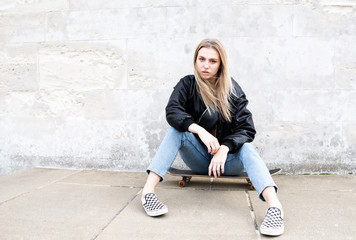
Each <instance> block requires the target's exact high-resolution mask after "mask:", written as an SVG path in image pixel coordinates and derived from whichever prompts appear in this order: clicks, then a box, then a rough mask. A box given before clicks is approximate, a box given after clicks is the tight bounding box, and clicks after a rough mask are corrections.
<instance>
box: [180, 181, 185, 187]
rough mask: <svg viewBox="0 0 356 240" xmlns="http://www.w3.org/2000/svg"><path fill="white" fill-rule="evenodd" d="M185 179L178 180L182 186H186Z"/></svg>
mask: <svg viewBox="0 0 356 240" xmlns="http://www.w3.org/2000/svg"><path fill="white" fill-rule="evenodd" d="M185 184H186V183H185V181H183V180H180V181H179V182H178V185H179V186H180V187H185Z"/></svg>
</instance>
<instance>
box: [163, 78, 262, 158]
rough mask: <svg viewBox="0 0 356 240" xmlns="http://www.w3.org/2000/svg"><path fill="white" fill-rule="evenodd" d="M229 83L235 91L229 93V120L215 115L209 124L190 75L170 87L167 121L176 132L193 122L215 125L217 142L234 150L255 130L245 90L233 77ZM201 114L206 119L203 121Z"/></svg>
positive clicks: (209, 129) (254, 132)
mask: <svg viewBox="0 0 356 240" xmlns="http://www.w3.org/2000/svg"><path fill="white" fill-rule="evenodd" d="M232 84H233V88H234V92H235V95H232V96H231V97H230V103H231V105H232V121H231V122H228V121H226V120H224V119H223V118H222V117H218V120H217V121H216V124H215V125H214V126H211V123H210V122H211V120H209V116H207V114H209V113H208V111H206V106H205V104H204V102H203V99H202V97H201V95H200V94H199V93H198V91H197V83H196V80H195V77H194V75H187V76H185V77H183V78H182V79H181V80H180V81H179V82H178V84H177V85H176V86H175V87H174V90H173V92H172V94H171V96H170V98H169V101H168V104H167V107H166V118H167V122H168V123H169V124H170V125H171V126H172V127H174V128H175V129H177V130H178V131H180V132H186V131H188V127H189V126H190V125H191V124H193V123H197V124H198V125H200V126H201V127H203V128H205V129H206V130H207V131H209V132H211V130H213V129H215V130H216V138H217V139H218V141H219V143H220V145H226V146H227V147H229V149H230V150H229V153H235V152H237V151H238V150H239V149H240V148H241V147H242V145H243V144H244V143H246V142H252V141H253V139H254V137H255V134H256V130H255V127H254V124H253V120H252V114H251V112H250V111H249V110H248V109H247V108H246V106H247V104H248V100H247V99H246V96H245V93H244V92H243V91H242V89H241V87H240V86H239V85H238V84H237V82H236V81H235V80H234V79H233V78H232ZM217 115H218V116H219V114H217ZM204 116H205V117H204ZM204 118H205V119H207V120H205V121H204ZM199 140H200V139H199Z"/></svg>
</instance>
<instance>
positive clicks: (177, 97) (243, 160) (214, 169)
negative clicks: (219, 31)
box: [141, 39, 284, 236]
mask: <svg viewBox="0 0 356 240" xmlns="http://www.w3.org/2000/svg"><path fill="white" fill-rule="evenodd" d="M194 69H195V71H194V75H188V76H185V77H184V78H182V79H181V80H180V81H179V82H178V84H177V85H176V86H175V87H174V90H173V93H172V95H171V97H170V99H169V102H168V105H167V107H166V117H167V121H168V123H169V124H170V125H171V127H170V129H169V130H168V132H167V135H166V136H165V138H164V139H163V141H162V143H161V145H160V147H159V149H158V151H157V153H156V155H155V157H154V159H153V161H152V163H151V165H150V166H149V167H148V169H147V172H148V178H147V182H146V184H145V186H144V188H143V190H142V199H141V200H142V205H143V207H144V209H145V211H146V213H147V214H148V215H149V216H159V215H162V214H165V213H167V212H168V208H167V207H166V206H165V205H164V204H163V203H162V202H160V201H159V200H158V198H157V196H156V195H155V193H154V192H155V187H156V186H157V184H158V183H159V182H160V181H162V180H163V179H164V176H165V174H166V173H167V171H168V169H169V167H170V166H171V165H172V163H173V161H174V160H175V158H176V156H177V153H178V152H179V154H180V155H181V157H182V159H183V161H184V162H185V163H186V164H187V166H188V167H189V168H191V169H192V170H193V171H194V172H197V173H199V174H209V176H214V177H215V178H216V177H218V176H221V175H237V174H239V173H241V172H242V171H244V170H245V171H246V172H247V174H248V176H249V178H250V179H251V182H252V184H253V186H254V187H255V188H256V191H257V193H258V194H259V197H260V199H261V200H262V201H266V202H267V206H268V210H267V213H266V216H265V219H264V221H263V222H262V225H261V227H260V231H261V233H262V234H265V235H274V236H276V235H280V234H282V233H283V231H284V224H283V212H282V205H281V203H280V202H279V200H278V198H277V194H276V192H277V186H276V184H275V183H274V181H273V179H272V178H271V176H270V174H269V171H268V169H267V167H266V165H265V164H264V162H263V161H262V159H261V158H260V156H259V154H258V153H257V151H256V149H255V148H254V147H253V146H252V145H251V144H250V143H249V142H252V140H253V139H254V136H255V133H256V131H255V128H254V124H253V120H252V114H251V112H250V111H249V110H247V108H246V106H247V103H248V101H247V99H246V97H245V94H244V92H243V91H242V89H241V88H240V86H239V85H238V84H237V83H236V82H235V80H234V79H232V78H231V77H230V74H229V70H228V66H227V57H226V52H225V49H224V47H223V46H222V44H221V43H220V42H219V41H218V40H216V39H205V40H203V41H202V42H201V43H200V44H199V45H198V47H197V48H196V51H195V54H194Z"/></svg>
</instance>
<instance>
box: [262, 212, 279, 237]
mask: <svg viewBox="0 0 356 240" xmlns="http://www.w3.org/2000/svg"><path fill="white" fill-rule="evenodd" d="M283 231H284V223H283V212H282V211H281V210H280V209H279V208H276V207H271V208H269V209H268V210H267V213H266V216H265V219H264V220H263V222H262V224H261V227H260V232H261V233H262V234H263V235H269V236H279V235H281V234H282V233H283Z"/></svg>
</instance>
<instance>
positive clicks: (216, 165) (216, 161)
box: [209, 145, 229, 178]
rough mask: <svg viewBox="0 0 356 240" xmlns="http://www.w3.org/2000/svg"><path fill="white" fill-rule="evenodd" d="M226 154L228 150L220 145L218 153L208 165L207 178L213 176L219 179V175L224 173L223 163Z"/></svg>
mask: <svg viewBox="0 0 356 240" xmlns="http://www.w3.org/2000/svg"><path fill="white" fill-rule="evenodd" d="M228 152H229V148H228V147H227V146H225V145H221V147H220V149H219V151H218V152H217V153H216V154H215V155H214V157H213V159H211V162H210V165H209V176H211V174H213V175H214V177H215V178H217V177H218V176H219V177H220V175H221V174H223V173H224V171H225V162H226V158H227V154H228Z"/></svg>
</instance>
